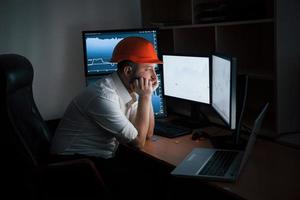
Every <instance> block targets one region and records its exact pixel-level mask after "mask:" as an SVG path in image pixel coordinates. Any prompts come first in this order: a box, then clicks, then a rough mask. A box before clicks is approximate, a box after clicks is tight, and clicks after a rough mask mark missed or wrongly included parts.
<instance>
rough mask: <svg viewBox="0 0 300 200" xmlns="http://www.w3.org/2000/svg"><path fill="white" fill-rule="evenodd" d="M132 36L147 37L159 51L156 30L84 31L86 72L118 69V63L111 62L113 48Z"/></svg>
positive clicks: (104, 72) (105, 72) (104, 71)
mask: <svg viewBox="0 0 300 200" xmlns="http://www.w3.org/2000/svg"><path fill="white" fill-rule="evenodd" d="M131 36H136V37H143V38H145V39H147V40H148V41H150V42H151V43H152V44H153V46H154V48H155V50H156V51H157V31H156V30H131V31H87V32H83V40H84V41H83V42H84V56H85V69H86V74H87V75H98V74H108V73H111V72H114V71H116V70H117V64H116V63H111V62H110V60H111V57H112V53H113V50H114V48H115V46H116V45H117V44H118V43H119V42H120V41H121V40H122V39H124V38H126V37H131Z"/></svg>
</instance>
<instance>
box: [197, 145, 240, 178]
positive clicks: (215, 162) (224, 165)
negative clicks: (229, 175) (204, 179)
mask: <svg viewBox="0 0 300 200" xmlns="http://www.w3.org/2000/svg"><path fill="white" fill-rule="evenodd" d="M237 155H238V152H235V151H216V152H215V153H214V154H213V156H212V157H211V158H210V159H209V161H208V162H207V163H206V165H205V166H204V167H203V168H202V170H201V171H200V172H199V175H210V176H224V175H225V173H226V172H227V170H228V169H229V167H230V165H231V163H232V162H233V161H234V159H235V157H236V156H237Z"/></svg>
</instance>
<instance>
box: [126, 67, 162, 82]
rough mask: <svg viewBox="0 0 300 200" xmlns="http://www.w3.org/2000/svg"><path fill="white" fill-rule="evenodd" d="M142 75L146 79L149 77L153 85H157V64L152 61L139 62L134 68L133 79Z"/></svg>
mask: <svg viewBox="0 0 300 200" xmlns="http://www.w3.org/2000/svg"><path fill="white" fill-rule="evenodd" d="M141 77H143V78H145V79H149V80H150V81H151V82H152V85H156V84H157V75H156V72H155V64H152V63H143V64H137V66H136V67H135V69H134V70H133V73H132V77H131V81H133V80H135V79H136V78H141Z"/></svg>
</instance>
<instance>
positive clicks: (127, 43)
mask: <svg viewBox="0 0 300 200" xmlns="http://www.w3.org/2000/svg"><path fill="white" fill-rule="evenodd" d="M124 60H130V61H132V62H135V63H156V64H162V61H160V60H159V59H158V57H157V54H156V51H155V49H154V47H153V45H152V43H151V42H149V41H148V40H146V39H144V38H142V37H127V38H124V39H123V40H121V41H120V42H119V43H118V44H117V45H116V47H115V48H114V51H113V55H112V58H111V62H117V63H118V62H121V61H124Z"/></svg>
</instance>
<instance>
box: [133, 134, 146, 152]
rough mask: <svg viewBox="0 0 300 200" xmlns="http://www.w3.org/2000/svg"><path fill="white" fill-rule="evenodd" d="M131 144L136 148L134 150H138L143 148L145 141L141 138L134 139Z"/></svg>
mask: <svg viewBox="0 0 300 200" xmlns="http://www.w3.org/2000/svg"><path fill="white" fill-rule="evenodd" d="M132 144H133V145H134V146H135V147H136V148H138V149H140V150H141V149H143V148H144V146H145V140H142V139H141V138H139V137H136V138H135V139H134V141H133V142H132Z"/></svg>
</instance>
